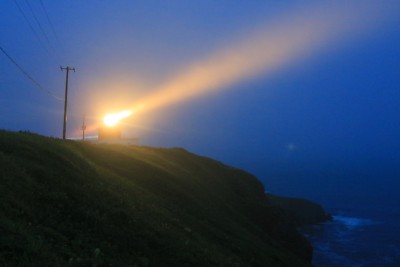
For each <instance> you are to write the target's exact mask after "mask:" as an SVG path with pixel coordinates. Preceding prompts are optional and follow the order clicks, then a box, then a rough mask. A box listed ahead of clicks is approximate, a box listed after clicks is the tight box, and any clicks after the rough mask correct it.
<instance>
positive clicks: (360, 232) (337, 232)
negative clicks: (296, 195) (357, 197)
mask: <svg viewBox="0 0 400 267" xmlns="http://www.w3.org/2000/svg"><path fill="white" fill-rule="evenodd" d="M325 210H326V211H327V212H328V213H330V214H331V215H332V216H333V221H332V222H327V223H323V224H319V225H314V226H307V227H304V228H303V229H301V231H302V232H303V233H304V234H305V236H306V237H307V238H308V239H309V240H310V241H311V243H312V245H313V247H314V255H313V264H314V266H315V267H399V266H400V208H399V206H397V205H389V206H388V205H386V204H385V203H384V202H382V204H381V205H379V204H378V205H374V206H371V205H368V206H353V207H349V206H348V205H346V206H343V207H337V206H336V207H333V206H332V207H325Z"/></svg>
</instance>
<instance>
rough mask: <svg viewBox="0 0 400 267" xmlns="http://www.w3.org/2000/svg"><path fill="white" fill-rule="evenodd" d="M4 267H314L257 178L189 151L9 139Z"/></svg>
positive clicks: (3, 155)
mask: <svg viewBox="0 0 400 267" xmlns="http://www.w3.org/2000/svg"><path fill="white" fill-rule="evenodd" d="M0 167H1V177H0V233H1V235H0V266H138V267H139V266H174V267H178V266H288V267H289V266H290V267H293V266H300V267H301V266H311V264H310V263H309V260H310V257H311V247H310V245H309V243H308V242H307V241H306V240H305V239H304V238H303V237H302V236H300V235H299V234H298V233H297V232H296V230H295V227H294V225H293V224H292V222H291V221H290V220H288V219H287V216H285V214H284V212H282V210H281V209H280V208H278V207H276V206H273V205H270V204H268V201H267V200H266V198H265V195H264V188H263V186H262V184H261V183H260V182H259V181H258V180H257V179H256V178H255V177H253V176H252V175H250V174H248V173H245V172H243V171H241V170H238V169H234V168H232V167H228V166H225V165H223V164H221V163H219V162H217V161H214V160H211V159H207V158H204V157H199V156H196V155H194V154H191V153H188V152H187V151H185V150H183V149H156V148H148V147H133V146H122V145H94V144H86V143H82V142H75V141H62V140H58V139H52V138H45V137H41V136H38V135H33V134H26V133H10V132H5V131H0Z"/></svg>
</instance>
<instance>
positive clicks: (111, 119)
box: [103, 111, 132, 127]
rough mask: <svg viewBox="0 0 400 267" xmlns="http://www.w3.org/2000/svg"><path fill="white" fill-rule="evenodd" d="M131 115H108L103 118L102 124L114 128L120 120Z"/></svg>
mask: <svg viewBox="0 0 400 267" xmlns="http://www.w3.org/2000/svg"><path fill="white" fill-rule="evenodd" d="M131 114H132V112H131V111H122V112H119V113H114V114H108V115H106V116H105V117H104V120H103V121H104V124H105V125H107V126H109V127H112V126H115V125H116V124H117V123H118V122H119V121H120V120H121V119H123V118H126V117H128V116H130V115H131Z"/></svg>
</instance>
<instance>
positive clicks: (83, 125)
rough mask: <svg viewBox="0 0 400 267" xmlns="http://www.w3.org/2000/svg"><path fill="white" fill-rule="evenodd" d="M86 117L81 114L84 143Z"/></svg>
mask: <svg viewBox="0 0 400 267" xmlns="http://www.w3.org/2000/svg"><path fill="white" fill-rule="evenodd" d="M85 121H86V115H85V114H83V121H82V140H83V141H85V130H86V122H85Z"/></svg>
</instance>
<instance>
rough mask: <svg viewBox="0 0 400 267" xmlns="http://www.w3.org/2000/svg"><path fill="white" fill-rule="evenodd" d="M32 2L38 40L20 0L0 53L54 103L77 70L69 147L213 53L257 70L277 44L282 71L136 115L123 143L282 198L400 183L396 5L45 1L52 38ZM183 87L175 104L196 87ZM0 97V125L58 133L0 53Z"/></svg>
mask: <svg viewBox="0 0 400 267" xmlns="http://www.w3.org/2000/svg"><path fill="white" fill-rule="evenodd" d="M15 2H17V3H18V5H19V7H20V8H21V10H22V11H23V13H21V12H20V10H19V9H18V5H16V4H15ZM28 2H29V3H30V6H31V7H32V10H33V11H34V13H35V16H36V18H37V19H38V21H39V22H40V25H41V28H42V29H43V32H44V33H43V32H42V29H41V28H40V27H39V25H38V24H37V22H36V20H35V18H34V16H33V14H32V12H31V10H30V8H29V6H28V5H27V4H26V2H25V1H21V0H16V1H12V0H4V1H2V2H1V4H0V7H1V8H0V17H1V20H0V45H1V47H2V48H3V49H4V50H5V51H7V53H9V55H11V56H12V57H13V58H14V59H15V61H16V62H18V64H20V65H21V67H23V68H24V69H25V70H26V71H27V72H28V73H29V74H30V75H31V76H32V77H33V78H34V79H35V80H37V81H38V82H39V83H40V84H41V85H42V86H43V87H44V88H46V90H49V91H51V92H52V93H53V94H55V95H57V96H60V97H62V96H63V93H64V82H65V73H63V72H61V71H60V69H59V66H60V65H62V66H66V65H70V66H73V67H75V68H76V70H77V71H76V73H70V94H69V100H70V103H69V107H68V108H69V114H68V117H69V120H68V130H67V135H68V136H69V137H76V136H79V134H80V131H79V128H80V124H81V121H82V114H86V117H87V120H88V124H90V125H93V127H97V126H98V125H99V123H101V120H102V117H103V116H104V115H105V114H106V113H108V112H118V111H121V110H124V109H126V108H130V107H131V106H132V105H134V104H135V103H136V102H138V101H140V100H141V99H146V97H148V96H152V95H155V94H156V93H157V92H158V91H157V90H156V89H157V88H163V84H166V83H167V84H168V82H169V81H171V80H172V81H175V80H182V79H183V80H184V77H185V73H186V72H187V70H188V69H190V68H191V66H197V65H199V64H200V66H203V67H204V66H206V67H204V68H206V69H209V66H214V65H218V64H219V62H220V60H219V59H218V56H217V60H214V58H215V55H219V54H221V53H224V52H225V51H231V50H232V51H237V54H241V56H243V57H244V58H248V57H251V55H250V54H249V55H246V52H248V53H252V51H257V53H258V54H256V56H255V57H254V59H253V61H252V63H249V64H250V65H251V66H253V65H254V64H253V63H254V61H255V60H256V59H257V58H258V56H259V54H260V55H262V56H264V52H265V53H267V52H270V53H271V54H272V55H279V49H277V52H275V50H272V48H276V47H278V48H280V46H281V47H283V48H282V49H283V50H282V51H283V54H282V55H279V57H278V56H276V57H277V58H278V59H280V58H284V60H283V61H282V62H283V63H280V61H278V63H274V64H272V63H271V64H270V65H268V64H269V61H268V60H267V59H265V60H263V64H262V66H261V67H257V70H255V69H254V68H255V67H254V66H253V67H249V68H250V69H251V71H250V74H246V73H247V72H246V71H242V72H241V74H240V75H239V76H238V77H239V78H232V81H229V82H225V83H223V84H222V85H221V86H218V85H217V86H214V87H215V88H214V89H213V90H211V91H209V92H208V91H207V93H199V94H197V95H195V96H193V97H188V98H185V99H183V100H180V101H176V102H172V101H171V102H168V101H165V103H164V104H162V105H160V106H159V107H155V108H153V109H151V110H149V111H148V112H143V113H141V114H138V116H131V117H129V118H127V119H125V120H124V123H125V126H124V127H125V128H124V134H125V135H126V136H135V137H139V138H140V144H142V145H153V146H162V147H176V146H178V147H184V148H186V149H188V150H190V151H193V152H195V153H199V154H201V155H205V156H208V157H213V158H215V159H217V160H221V161H222V162H224V163H227V164H231V165H234V166H237V167H240V168H243V169H246V170H248V171H250V172H252V173H254V174H255V175H256V176H258V177H259V178H260V179H261V180H262V181H263V182H264V184H265V185H266V188H267V190H269V191H272V192H276V193H280V194H287V195H295V196H304V197H310V198H313V199H317V200H321V199H323V198H324V196H326V195H341V194H342V195H348V191H353V192H354V190H355V191H357V192H358V193H359V194H367V192H368V193H370V192H372V189H374V188H375V189H376V188H378V187H379V189H380V190H379V191H381V192H385V191H387V192H388V193H390V192H392V193H394V191H393V189H392V188H394V187H395V186H397V185H398V182H396V181H397V178H398V177H399V173H400V172H399V168H398V167H397V165H399V162H400V140H399V136H400V123H399V118H400V58H399V56H400V4H399V3H397V2H396V1H335V2H334V3H336V4H332V3H329V1H308V2H307V6H306V5H305V4H304V3H303V4H302V3H300V2H301V1H285V3H278V1H211V0H210V1H122V0H118V1H111V0H110V1H58V0H57V1H49V0H42V2H43V4H44V7H45V9H46V11H47V13H48V15H49V17H50V20H51V23H52V25H53V26H54V30H55V34H54V32H53V31H52V29H51V25H50V23H49V22H48V20H47V19H46V14H45V12H44V11H43V8H42V6H41V2H40V1H39V0H37V1H36V0H31V1H28ZM344 3H345V4H344ZM346 13H348V14H350V15H348V14H347V15H346ZM24 15H25V16H26V17H27V19H28V20H29V21H30V23H31V26H32V28H34V31H32V29H31V28H30V25H29V24H28V23H27V22H26V20H25V18H24ZM325 18H326V19H325ZM325 20H326V21H327V22H326V25H325ZM301 23H304V25H299V24H301ZM307 23H309V24H307ZM263 29H268V30H265V32H263ZM299 29H300V30H299ZM309 29H310V32H311V35H308V33H307V31H308V30H309ZM274 30H275V31H277V32H278V33H276V34H275V35H274ZM303 31H304V32H303ZM260 32H261V34H265V36H262V38H269V37H271V36H272V37H271V40H268V42H266V45H265V50H266V51H263V47H264V46H262V44H261V45H260V42H261V43H262V41H260V42H258V41H257V40H258V39H257V38H258V37H257V38H253V37H254V36H259V35H260ZM269 35H270V36H269ZM296 36H299V37H298V38H297V37H296ZM252 38H253V39H254V40H256V41H253V43H252V42H250V43H248V42H249V41H248V40H253V39H252ZM262 40H264V39H262ZM275 41H276V43H277V44H275V43H274V42H275ZM278 41H279V42H280V43H281V45H279V44H280V43H279V42H278ZM303 41H304V43H303ZM291 42H293V43H291ZM271 43H272V44H271ZM236 44H239V46H240V44H244V46H245V47H250V49H248V48H245V49H244V50H241V49H239V48H238V46H237V45H236ZM270 44H271V47H270V46H269V45H270ZM253 45H255V47H254V49H253V50H252V47H253ZM274 45H275V46H274ZM286 46H288V47H287V48H286ZM297 47H299V49H298V51H297V50H295V49H297ZM230 49H231V50H230ZM235 49H237V50H235ZM285 49H286V50H285ZM243 51H245V52H243ZM293 51H294V52H293ZM289 52H290V53H289ZM292 52H293V54H291V53H292ZM208 59H210V60H211V63H210V64H211V65H210V64H208V65H207V64H206V63H207V62H208V61H207V60H208ZM271 60H272V61H273V60H274V58H272V59H271ZM198 62H200V63H198ZM204 62H206V63H204ZM247 63H248V62H247ZM247 63H243V64H242V63H239V64H238V65H240V66H247V65H246V64H247ZM252 64H253V65H252ZM223 66H224V67H223V68H222V69H223V70H224V69H230V63H229V64H228V63H227V64H226V65H223ZM270 67H271V68H270ZM256 72H257V73H256ZM188 73H190V72H188ZM220 73H221V71H219V72H218V75H217V76H220ZM243 73H244V74H243ZM212 74H213V73H212ZM229 75H230V73H229V72H228V74H227V77H229ZM209 76H210V75H209ZM211 76H212V75H211ZM207 77H208V76H207ZM203 80H204V79H203ZM182 86H183V87H182V89H181V90H182V95H184V92H183V91H185V90H191V89H185V88H190V87H185V85H182ZM205 87H206V86H205ZM220 89H221V90H220ZM0 96H1V97H0V128H2V129H7V130H13V131H17V130H29V131H32V132H35V133H39V134H43V135H47V136H56V137H61V135H62V115H63V102H61V101H58V100H56V99H54V98H53V97H51V96H49V95H48V94H46V93H45V92H43V91H41V90H40V89H39V88H37V87H35V85H34V84H33V83H32V82H31V81H29V80H28V79H27V78H26V77H25V76H24V75H23V74H22V73H21V72H20V71H19V70H18V69H17V67H16V66H15V65H13V63H11V62H10V60H9V59H8V58H7V57H6V56H5V55H3V54H0ZM91 134H95V131H93V132H91ZM383 180H384V181H385V186H384V187H382V186H381V183H380V181H383ZM318 185H319V186H320V187H319V188H318V190H316V188H315V187H317V186H318ZM361 185H363V186H361ZM377 186H378V187H377Z"/></svg>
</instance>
